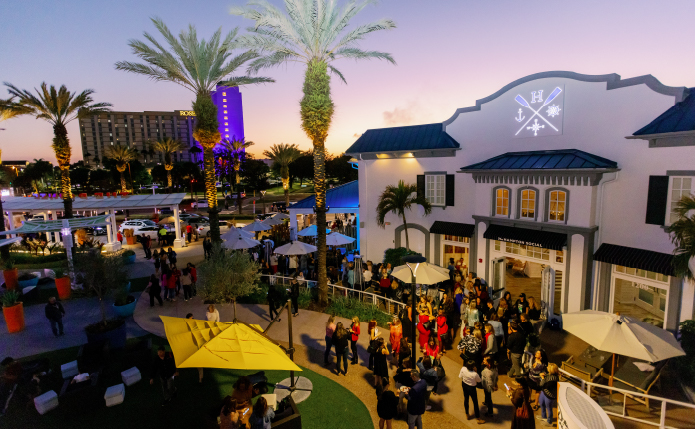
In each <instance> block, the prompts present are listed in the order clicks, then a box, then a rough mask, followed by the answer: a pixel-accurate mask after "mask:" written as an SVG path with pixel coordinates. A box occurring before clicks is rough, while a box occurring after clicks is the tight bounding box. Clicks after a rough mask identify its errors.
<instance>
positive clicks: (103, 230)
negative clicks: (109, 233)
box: [84, 226, 106, 235]
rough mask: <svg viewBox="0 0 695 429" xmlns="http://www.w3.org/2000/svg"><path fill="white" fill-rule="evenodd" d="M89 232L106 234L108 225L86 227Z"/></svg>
mask: <svg viewBox="0 0 695 429" xmlns="http://www.w3.org/2000/svg"><path fill="white" fill-rule="evenodd" d="M84 229H85V231H87V234H92V235H106V226H92V227H86V228H84Z"/></svg>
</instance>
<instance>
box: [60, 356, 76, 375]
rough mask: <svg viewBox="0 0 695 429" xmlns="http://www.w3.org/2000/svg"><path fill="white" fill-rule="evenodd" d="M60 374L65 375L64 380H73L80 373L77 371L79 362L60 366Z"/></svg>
mask: <svg viewBox="0 0 695 429" xmlns="http://www.w3.org/2000/svg"><path fill="white" fill-rule="evenodd" d="M60 372H61V373H62V374H63V378H64V379H65V378H72V377H74V376H76V375H77V374H79V373H80V371H78V369H77V361H76V360H74V361H72V362H68V363H65V364H63V365H61V366H60Z"/></svg>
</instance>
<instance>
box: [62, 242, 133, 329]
mask: <svg viewBox="0 0 695 429" xmlns="http://www.w3.org/2000/svg"><path fill="white" fill-rule="evenodd" d="M75 268H76V270H77V271H79V272H80V277H81V279H82V280H83V281H84V286H85V287H87V288H89V289H91V290H92V291H94V293H95V294H96V295H97V297H98V298H99V304H100V308H101V322H99V323H98V324H102V325H107V320H106V306H105V304H104V299H105V298H106V297H107V296H108V295H109V294H111V293H112V292H113V291H115V290H117V289H118V288H121V287H123V285H124V284H126V283H127V282H128V275H127V272H126V268H125V263H124V262H123V258H122V257H121V256H120V255H105V254H103V253H101V252H100V251H99V250H96V249H90V250H88V251H81V252H77V254H76V255H75ZM97 329H100V328H97Z"/></svg>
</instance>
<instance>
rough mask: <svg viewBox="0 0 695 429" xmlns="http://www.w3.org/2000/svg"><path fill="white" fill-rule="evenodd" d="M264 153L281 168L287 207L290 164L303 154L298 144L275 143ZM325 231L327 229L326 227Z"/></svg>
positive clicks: (288, 203)
mask: <svg viewBox="0 0 695 429" xmlns="http://www.w3.org/2000/svg"><path fill="white" fill-rule="evenodd" d="M263 155H265V156H267V157H268V158H270V159H272V160H273V165H274V166H275V167H276V168H279V169H280V177H281V178H282V189H283V190H284V191H285V207H289V205H290V164H292V162H294V160H295V159H297V158H299V157H300V156H302V152H301V151H300V150H299V148H298V147H297V145H296V144H287V143H280V144H274V145H272V146H271V147H270V150H265V151H263ZM324 232H325V229H324Z"/></svg>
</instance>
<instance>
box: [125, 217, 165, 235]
mask: <svg viewBox="0 0 695 429" xmlns="http://www.w3.org/2000/svg"><path fill="white" fill-rule="evenodd" d="M148 226H158V225H157V224H156V223H155V222H154V221H151V220H149V219H143V220H127V221H125V222H123V223H122V224H121V225H120V226H119V227H118V231H119V232H121V233H122V232H123V229H124V228H128V229H132V230H133V233H134V234H138V231H139V230H140V229H142V228H145V227H148Z"/></svg>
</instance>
